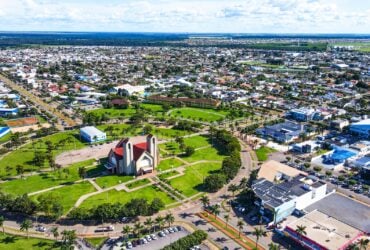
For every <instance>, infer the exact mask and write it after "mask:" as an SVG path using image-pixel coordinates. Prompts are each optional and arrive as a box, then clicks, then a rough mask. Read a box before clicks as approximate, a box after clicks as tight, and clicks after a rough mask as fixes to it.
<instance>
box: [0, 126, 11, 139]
mask: <svg viewBox="0 0 370 250" xmlns="http://www.w3.org/2000/svg"><path fill="white" fill-rule="evenodd" d="M9 132H10V128H9V127H0V138H1V137H3V136H5V135H6V134H8V133H9Z"/></svg>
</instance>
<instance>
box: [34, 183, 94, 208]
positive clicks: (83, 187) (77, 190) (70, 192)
mask: <svg viewBox="0 0 370 250" xmlns="http://www.w3.org/2000/svg"><path fill="white" fill-rule="evenodd" d="M95 191H96V189H95V188H94V186H93V185H91V184H90V183H89V182H88V181H84V182H79V183H74V184H72V185H67V186H65V187H62V188H57V189H55V190H51V191H48V192H45V193H41V194H38V195H34V196H32V199H33V200H35V201H36V200H37V197H39V196H41V195H44V194H50V193H52V194H54V195H55V196H56V197H58V200H59V201H60V203H61V204H62V206H63V214H65V213H66V212H68V211H69V210H70V209H71V208H72V207H73V206H74V204H75V203H76V202H77V200H78V199H79V198H80V197H81V196H82V195H84V194H88V193H92V192H95Z"/></svg>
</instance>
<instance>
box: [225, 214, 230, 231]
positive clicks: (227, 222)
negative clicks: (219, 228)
mask: <svg viewBox="0 0 370 250" xmlns="http://www.w3.org/2000/svg"><path fill="white" fill-rule="evenodd" d="M224 219H225V221H226V228H227V226H228V225H229V220H230V215H228V214H225V215H224Z"/></svg>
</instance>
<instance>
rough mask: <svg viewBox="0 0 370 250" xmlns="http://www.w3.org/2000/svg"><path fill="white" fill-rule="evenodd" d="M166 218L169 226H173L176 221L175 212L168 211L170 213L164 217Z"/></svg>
mask: <svg viewBox="0 0 370 250" xmlns="http://www.w3.org/2000/svg"><path fill="white" fill-rule="evenodd" d="M164 220H165V221H166V222H167V223H168V226H169V227H170V226H171V224H172V223H173V222H174V221H175V217H174V216H173V214H171V213H168V214H166V216H165V217H164Z"/></svg>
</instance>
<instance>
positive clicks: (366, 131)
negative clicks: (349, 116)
mask: <svg viewBox="0 0 370 250" xmlns="http://www.w3.org/2000/svg"><path fill="white" fill-rule="evenodd" d="M349 130H350V132H351V133H352V134H354V135H357V136H359V137H361V138H365V139H370V119H365V120H362V121H359V122H356V123H353V124H351V125H350V127H349Z"/></svg>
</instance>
